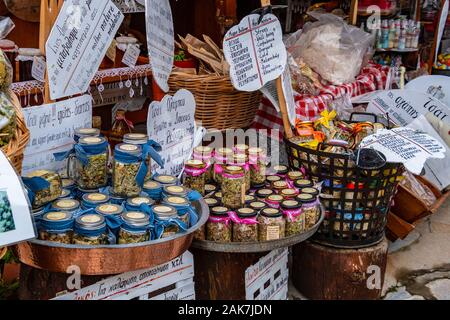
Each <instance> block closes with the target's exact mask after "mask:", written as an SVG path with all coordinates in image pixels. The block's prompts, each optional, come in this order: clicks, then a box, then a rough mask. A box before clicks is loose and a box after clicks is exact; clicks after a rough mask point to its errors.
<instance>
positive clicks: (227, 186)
mask: <svg viewBox="0 0 450 320" xmlns="http://www.w3.org/2000/svg"><path fill="white" fill-rule="evenodd" d="M222 193H223V197H222V204H223V205H224V206H225V207H227V208H230V209H239V208H242V206H243V205H244V204H245V175H244V170H243V168H242V167H238V166H227V167H225V168H224V172H223V181H222Z"/></svg>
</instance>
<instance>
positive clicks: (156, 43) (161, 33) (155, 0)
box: [145, 0, 175, 92]
mask: <svg viewBox="0 0 450 320" xmlns="http://www.w3.org/2000/svg"><path fill="white" fill-rule="evenodd" d="M145 17H146V21H147V44H148V54H149V57H150V64H151V66H152V73H153V78H154V79H155V81H156V83H157V84H158V86H159V87H160V88H161V90H163V91H164V92H168V91H169V85H168V84H167V81H168V80H169V76H170V73H171V72H172V67H173V60H174V51H175V43H174V32H173V19H172V10H171V8H170V3H169V0H146V2H145Z"/></svg>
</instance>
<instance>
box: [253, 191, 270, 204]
mask: <svg viewBox="0 0 450 320" xmlns="http://www.w3.org/2000/svg"><path fill="white" fill-rule="evenodd" d="M273 194H274V192H273V190H271V189H259V190H258V191H256V193H255V195H256V198H258V200H260V201H266V199H267V198H268V197H269V196H271V195H273Z"/></svg>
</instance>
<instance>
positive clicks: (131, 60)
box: [122, 45, 141, 67]
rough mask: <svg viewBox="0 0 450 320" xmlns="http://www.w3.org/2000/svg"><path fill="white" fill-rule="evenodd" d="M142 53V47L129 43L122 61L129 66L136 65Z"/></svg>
mask: <svg viewBox="0 0 450 320" xmlns="http://www.w3.org/2000/svg"><path fill="white" fill-rule="evenodd" d="M140 54H141V49H139V46H136V45H129V46H128V47H127V50H126V51H125V53H124V55H123V59H122V63H123V64H124V65H126V66H128V67H134V66H136V63H137V61H138V58H139V55H140Z"/></svg>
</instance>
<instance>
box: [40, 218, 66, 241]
mask: <svg viewBox="0 0 450 320" xmlns="http://www.w3.org/2000/svg"><path fill="white" fill-rule="evenodd" d="M72 235H73V216H72V214H71V213H69V212H62V211H55V212H53V211H51V212H48V213H46V214H44V216H43V217H42V220H41V224H40V230H39V239H40V240H44V241H51V242H58V243H64V244H71V243H72Z"/></svg>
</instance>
